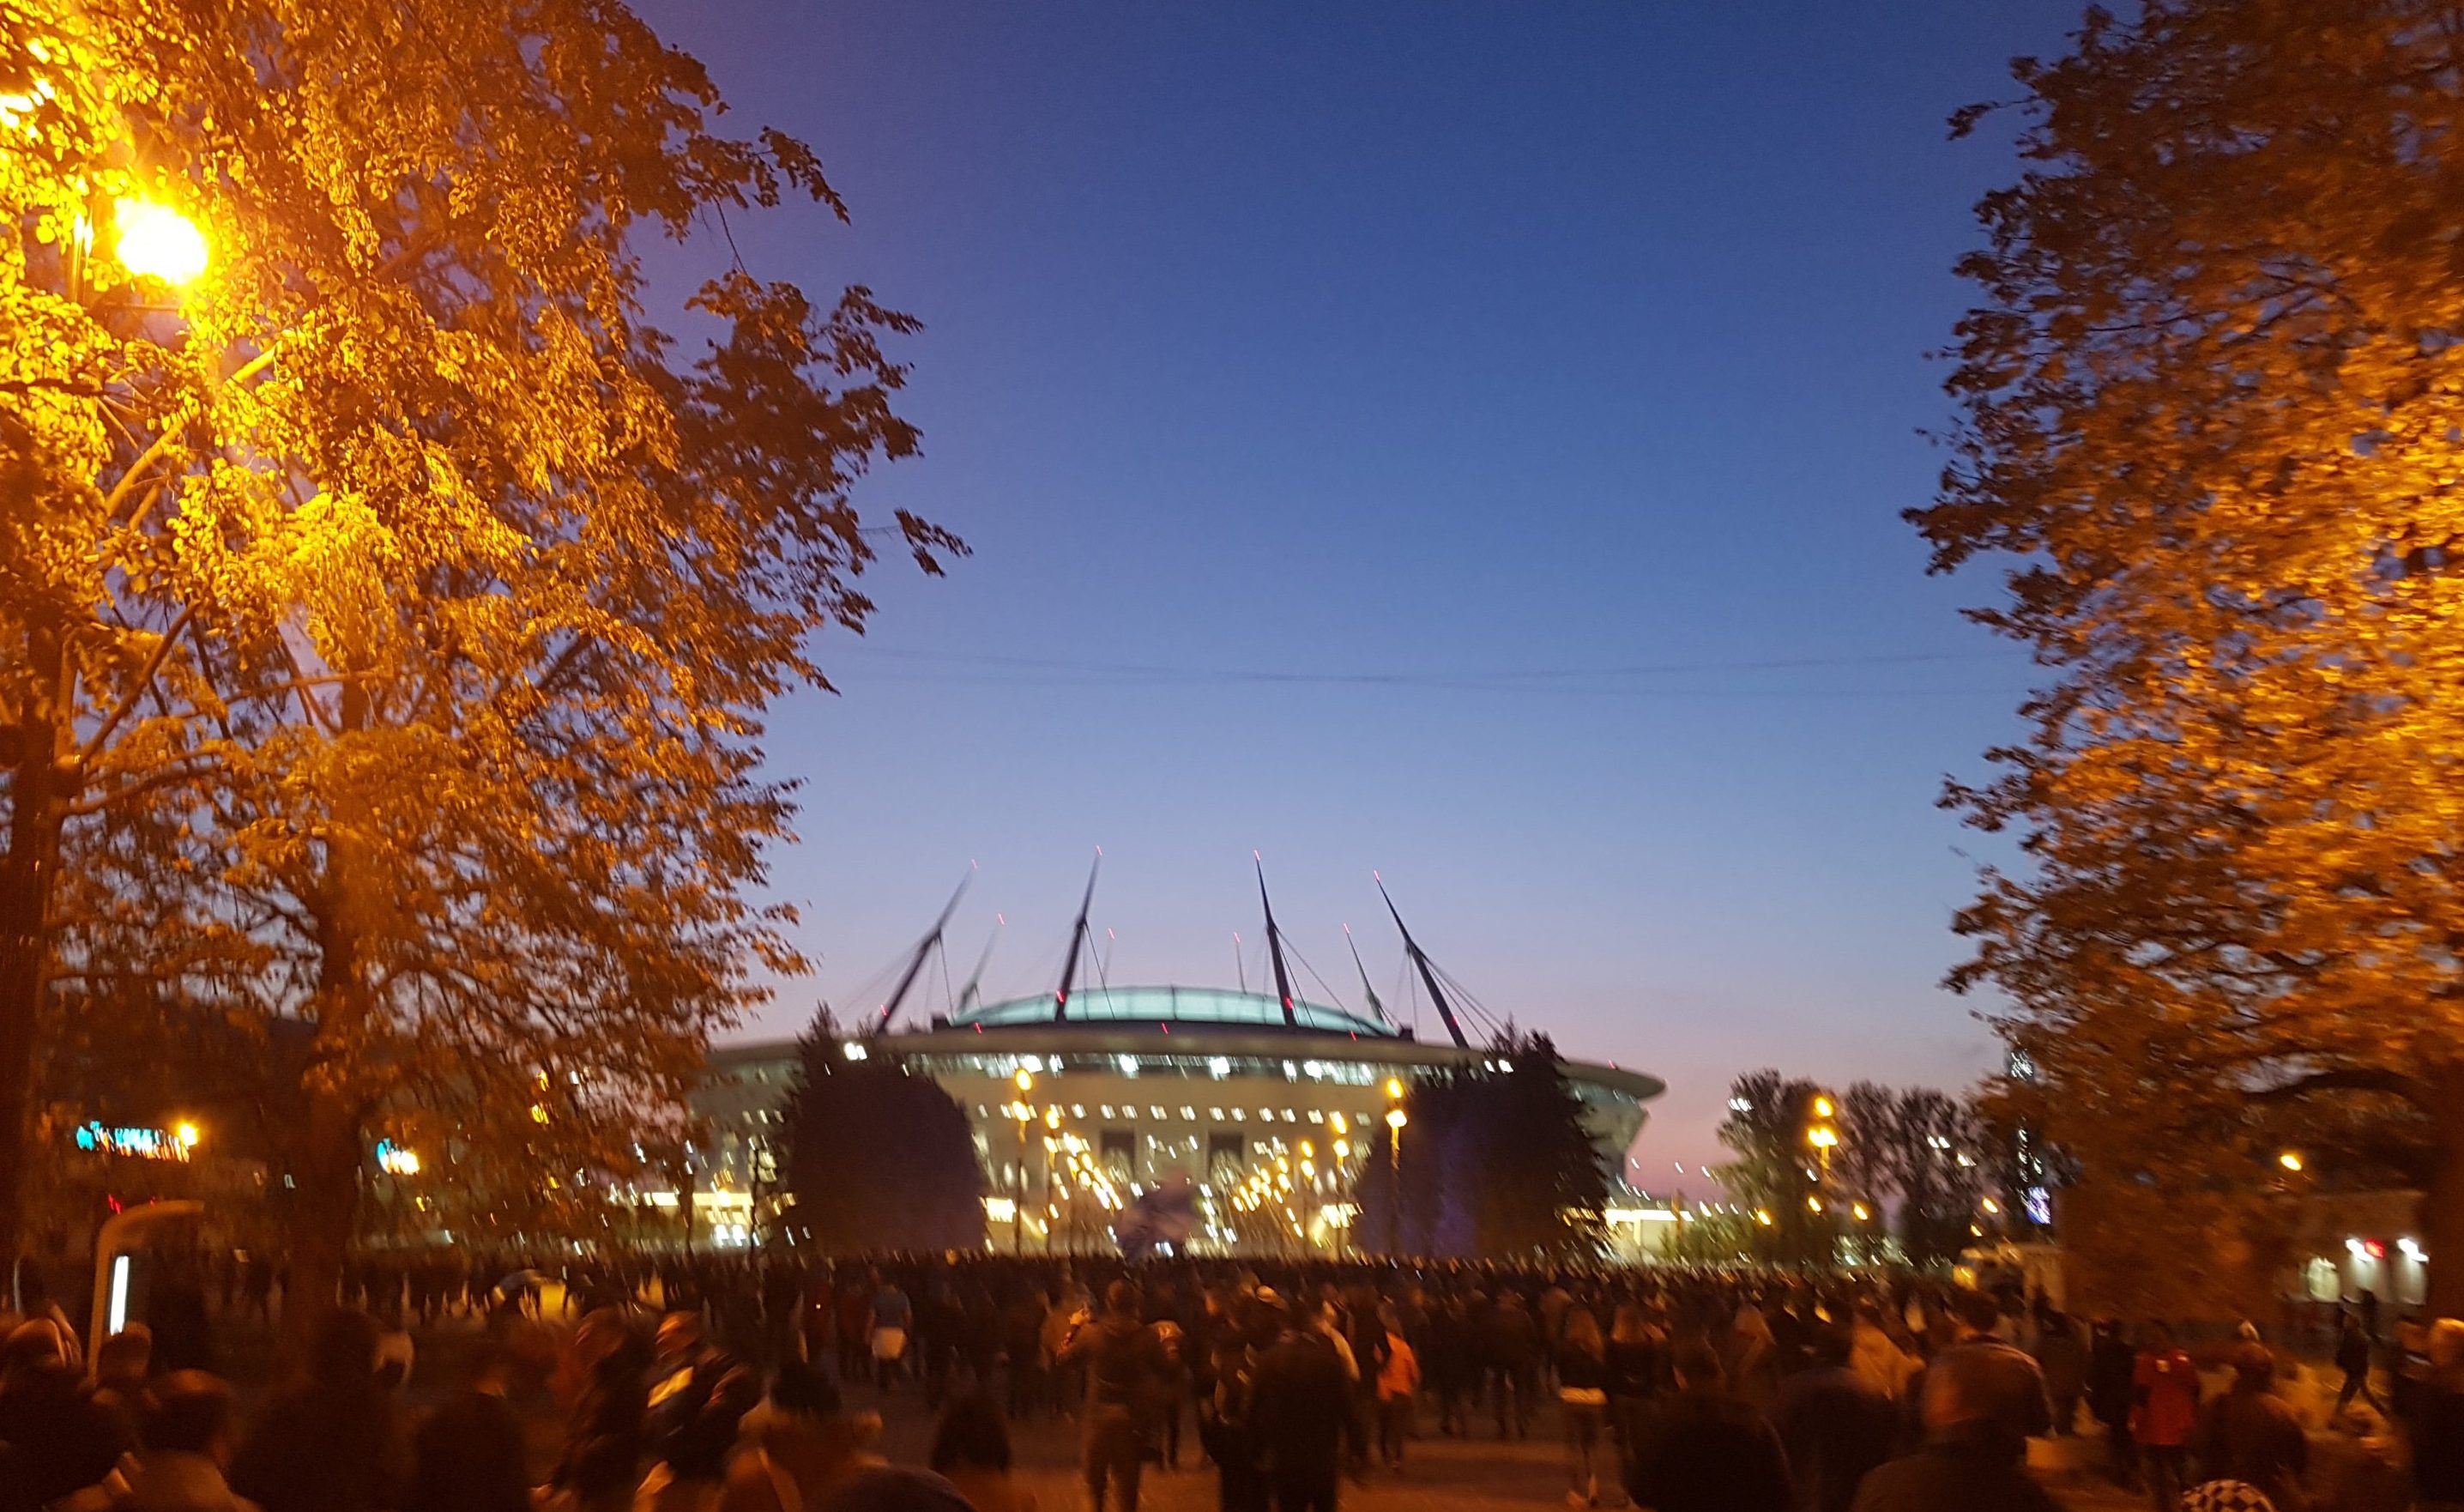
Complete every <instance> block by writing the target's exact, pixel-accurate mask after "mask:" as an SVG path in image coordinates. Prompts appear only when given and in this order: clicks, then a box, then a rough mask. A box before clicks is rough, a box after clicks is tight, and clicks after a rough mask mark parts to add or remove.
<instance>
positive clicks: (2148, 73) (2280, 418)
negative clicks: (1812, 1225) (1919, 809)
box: [1912, 0, 2464, 1312]
mask: <svg viewBox="0 0 2464 1512" xmlns="http://www.w3.org/2000/svg"><path fill="white" fill-rule="evenodd" d="M2075 43H2076V46H2075V48H2074V49H2073V51H2072V52H2071V53H2070V54H2069V56H2064V57H2062V58H2059V59H2057V60H2054V61H2050V62H2044V61H2035V60H2023V61H2021V62H2020V63H2019V64H2017V65H2016V67H2015V71H2014V73H2015V78H2016V81H2017V85H2018V92H2017V98H2016V99H2015V100H2013V101H2012V102H2010V104H2009V106H2008V109H2009V110H2010V112H2012V113H2013V114H2015V116H2016V118H2017V120H2018V121H2019V122H2020V138H2019V141H2020V149H2021V151H2022V153H2023V155H2024V158H2025V160H2026V162H2027V171H2026V172H2025V174H2024V175H2023V176H2022V177H2021V178H2020V179H2019V181H2018V182H2017V183H2015V184H2013V185H2012V186H2010V187H2009V188H2007V189H2000V190H1998V191H1996V192H1994V193H1992V194H1991V195H1989V196H1987V197H1986V199H1985V200H1984V201H1983V202H1982V204H1981V206H1980V207H1979V214H1980V217H1981V219H1982V221H1983V224H1984V228H1985V232H1986V245H1985V247H1984V249H1983V250H1982V251H1979V252H1977V253H1975V254H1974V255H1972V256H1969V258H1968V259H1967V260H1966V262H1965V263H1964V265H1963V271H1964V272H1965V274H1966V275H1967V276H1968V278H1969V279H1971V280H1972V281H1973V282H1974V283H1975V285H1976V286H1977V288H1978V289H1979V291H1980V300H1979V302H1978V305H1977V307H1976V308H1975V309H1974V310H1972V311H1971V312H1970V313H1969V315H1968V317H1967V318H1966V319H1965V320H1964V321H1962V322H1960V324H1959V326H1958V331H1957V344H1956V350H1955V356H1956V358H1957V367H1956V370H1955V371H1954V373H1953V375H1952V377H1951V379H1950V386H1949V387H1950V392H1951V394H1952V395H1953V397H1954V398H1955V399H1956V401H1957V402H1958V404H1959V406H1960V420H1959V425H1958V427H1957V430H1956V432H1955V434H1953V436H1952V437H1951V443H1952V452H1951V459H1950V462H1949V465H1948V466H1947V469H1946V470H1945V473H1944V476H1943V478H1942V483H1941V489H1940V493H1939V495H1938V497H1937V498H1936V500H1934V502H1933V503H1932V505H1931V506H1930V507H1927V508H1924V509H1920V510H1917V511H1914V512H1913V514H1912V518H1913V520H1914V521H1915V523H1916V524H1917V525H1918V527H1919V528H1920V529H1921V530H1922V531H1923V532H1924V533H1925V537H1926V539H1927V540H1928V541H1929V542H1930V543H1931V545H1932V546H1933V552H1934V555H1933V566H1934V567H1935V569H1936V570H1940V571H1950V570H1954V569H1960V568H1965V567H1973V566H1976V565H1979V564H1981V563H1983V562H1985V561H1988V560H1998V561H1999V562H2000V563H2002V564H2003V573H2004V575H2003V579H2002V583H2003V589H2004V591H2003V592H2002V594H2001V595H2000V597H1999V598H1998V599H1997V601H1996V602H1994V603H1993V604H1991V606H1989V607H1987V608H1985V609H1982V610H1980V611H1976V614H1975V617H1976V618H1977V619H1979V620H1980V621H1981V622H1983V623H1985V624H1987V625H1989V626H1991V627H1992V628H1993V629H1994V630H1996V631H1998V632H2000V633H2002V634H2006V635H2008V636H2010V637H2012V638H2013V639H2014V640H2017V641H2018V642H2020V643H2022V644H2024V645H2026V646H2027V647H2028V648H2029V649H2030V650H2031V651H2032V652H2033V654H2034V656H2035V659H2036V661H2037V663H2038V664H2039V665H2040V666H2042V667H2043V668H2045V669H2046V673H2047V677H2046V680H2045V684H2044V686H2043V687H2042V688H2041V690H2040V691H2038V692H2037V693H2036V694H2035V695H2034V696H2033V697H2032V698H2031V699H2030V700H2028V701H2027V702H2026V704H2025V705H2024V706H2023V711H2022V712H2023V715H2024V718H2025V721H2026V734H2025V737H2024V739H2022V740H2020V741H2018V742H2017V743H2015V744H2013V745H2010V746H2008V747H2005V748H2002V749H1999V750H1996V751H1994V752H1993V753H1992V761H1993V763H1994V765H1995V767H1996V768H1997V770H1996V773H1995V774H1994V775H1993V776H1992V778H1991V780H1990V781H1987V782H1985V783H1983V784H1982V785H1980V786H1974V787H1959V788H1955V789H1953V790H1952V792H1951V795H1950V796H1951V801H1952V802H1953V803H1955V804H1956V805H1957V806H1959V807H1961V808H1963V809H1964V810H1965V811H1966V812H1967V813H1968V815H1969V818H1970V819H1971V820H1972V821H1973V822H1974V823H1976V824H1978V825H1979V826H1981V827H1983V828H1985V829H1988V830H1993V831H2002V832H2006V833H2009V834H2013V835H2015V836H2016V838H2017V840H2018V844H2019V850H2020V853H2021V855H2022V856H2023V858H2024V859H2023V863H2022V864H2020V865H2017V866H2013V867H2009V868H1994V869H1991V870H1989V871H1988V872H1987V873H1986V875H1985V878H1984V886H1983V891H1982V896H1981V897H1980V898H1979V899H1978V900H1977V901H1975V903H1974V904H1973V905H1971V906H1970V907H1969V908H1968V909H1967V910H1966V911H1965V912H1964V913H1963V914H1962V915H1961V916H1960V919H1959V923H1958V927H1959V929H1960V931H1961V932H1962V933H1963V934H1965V935H1966V936H1968V937H1969V939H1970V940H1971V941H1973V942H1974V944H1975V946H1976V953H1975V955H1974V957H1973V958H1972V959H1971V960H1970V961H1969V963H1968V964H1967V965H1966V966H1965V967H1962V968H1961V969H1960V970H1959V971H1958V972H1957V973H1956V975H1955V978H1954V981H1955V982H1956V983H1957V985H1959V986H1962V987H1974V986H1983V985H1988V984H1991V985H1992V986H1994V987H1997V988H1998V989H2000V990H2001V991H2002V992H2003V993H2005V994H2007V997H2008V1000H2009V1002H2010V1004H2011V1009H2010V1012H2009V1016H2008V1019H2007V1022H2006V1025H2005V1028H2006V1030H2007V1032H2008V1033H2009V1034H2010V1036H2011V1037H2012V1039H2013V1041H2014V1043H2015V1044H2016V1045H2017V1046H2018V1047H2019V1048H2020V1049H2022V1050H2023V1051H2025V1052H2026V1054H2027V1055H2028V1056H2030V1057H2031V1058H2032V1060H2033V1062H2034V1064H2035V1067H2036V1069H2037V1070H2038V1072H2039V1073H2040V1076H2041V1080H2040V1081H2039V1083H2038V1084H2037V1085H2036V1086H2035V1087H2034V1088H2015V1089H2013V1093H2014V1096H2016V1097H2018V1098H2019V1099H2020V1100H2021V1101H2025V1102H2026V1103H2027V1104H2028V1106H2027V1108H2026V1109H2025V1111H2026V1114H2027V1116H2028V1117H2029V1118H2030V1119H2031V1120H2032V1121H2034V1122H2035V1123H2036V1125H2037V1126H2038V1127H2040V1128H2041V1129H2042V1130H2043V1132H2044V1134H2045V1136H2046V1137H2048V1138H2049V1139H2052V1140H2055V1141H2057V1142H2059V1143H2060V1144H2062V1145H2064V1146H2066V1147H2068V1148H2069V1149H2071V1150H2072V1151H2073V1152H2075V1153H2076V1154H2077V1156H2078V1157H2079V1161H2080V1163H2081V1185H2080V1188H2079V1191H2078V1192H2077V1193H2075V1194H2074V1199H2073V1207H2074V1209H2075V1210H2078V1211H2081V1212H2084V1211H2099V1212H2107V1213H2109V1214H2111V1215H2113V1216H2114V1217H2115V1218H2116V1219H2117V1220H2118V1221H2121V1222H2124V1223H2127V1224H2129V1225H2131V1226H2132V1228H2131V1232H2130V1233H2129V1234H2127V1235H2126V1236H2125V1235H2118V1234H2117V1235H2102V1236H2100V1235H2098V1234H2091V1233H2089V1232H2087V1231H2086V1226H2084V1225H2082V1224H2078V1223H2074V1224H2072V1225H2071V1226H2070V1229H2069V1232H2068V1233H2067V1234H2066V1241H2067V1242H2070V1243H2072V1244H2074V1245H2079V1244H2082V1243H2086V1244H2093V1243H2095V1242H2097V1241H2098V1239H2099V1238H2100V1237H2113V1238H2123V1237H2126V1238H2127V1240H2128V1241H2129V1242H2131V1243H2134V1244H2140V1245H2143V1246H2148V1245H2152V1246H2154V1247H2155V1248H2157V1249H2159V1250H2161V1251H2162V1252H2163V1253H2166V1254H2167V1255H2169V1256H2176V1257H2180V1256H2202V1255H2209V1254H2212V1253H2213V1252H2214V1251H2215V1250H2216V1249H2217V1248H2218V1247H2219V1246H2220V1245H2239V1244H2241V1243H2242V1242H2243V1240H2242V1234H2243V1232H2244V1231H2243V1228H2242V1218H2243V1217H2245V1216H2247V1210H2248V1209H2249V1208H2250V1206H2251V1205H2252V1204H2253V1203H2259V1202H2263V1201H2264V1200H2265V1199H2264V1194H2265V1193H2266V1192H2267V1190H2268V1188H2269V1183H2268V1182H2267V1181H2266V1179H2265V1177H2264V1173H2265V1172H2267V1170H2268V1167H2269V1157H2270V1154H2271V1151H2270V1145H2272V1144H2274V1143H2275V1142H2276V1141H2277V1140H2278V1139H2282V1138H2284V1137H2285V1136H2286V1134H2287V1133H2288V1132H2289V1131H2293V1132H2298V1130H2299V1129H2300V1128H2302V1127H2328V1128H2354V1127H2357V1126H2359V1127H2366V1128H2367V1129H2368V1130H2370V1131H2371V1133H2370V1135H2369V1137H2368V1138H2367V1139H2366V1140H2365V1141H2364V1142H2363V1143H2366V1144H2368V1145H2371V1146H2372V1147H2373V1148H2375V1149H2376V1150H2378V1151H2379V1152H2381V1154H2382V1156H2383V1157H2384V1158H2385V1159H2386V1161H2387V1169H2388V1170H2389V1172H2390V1173H2391V1174H2394V1175H2399V1176H2403V1177H2407V1178H2409V1179H2410V1180H2413V1181H2416V1182H2418V1183H2419V1185H2420V1188H2421V1190H2423V1192H2424V1201H2423V1205H2422V1211H2421V1229H2422V1232H2423V1233H2424V1234H2426V1235H2427V1236H2428V1242H2429V1247H2430V1249H2431V1252H2432V1253H2434V1254H2439V1255H2442V1256H2456V1255H2464V897H2459V892H2458V888H2459V883H2464V863H2459V859H2458V856H2459V847H2464V807H2459V806H2458V804H2457V802H2456V794H2457V793H2458V792H2459V791H2464V694H2460V693H2459V689H2464V635H2459V634H2457V632H2458V609H2459V606H2464V576H2459V563H2464V558H2459V554H2458V553H2459V551H2464V493H2459V491H2458V487H2457V483H2456V469H2457V462H2458V459H2459V456H2464V449H2459V444H2458V440H2457V437H2458V435H2459V434H2464V382H2459V377H2460V376H2464V340H2459V330H2458V325H2457V317H2456V314H2455V297H2454V289H2455V278H2456V270H2457V260H2456V256H2457V254H2456V248H2457V246H2458V245H2459V244H2464V197H2459V196H2458V194H2457V193H2456V186H2457V183H2458V181H2459V175H2464V138H2459V136H2458V131H2459V126H2464V28H2459V26H2458V25H2457V19H2456V15H2455V13H2454V11H2453V7H2451V6H2449V5H2446V4H2432V3H2427V0H2313V3H2305V4H2300V5H2274V4H2250V3H2247V0H2151V3H2149V4H2147V5H2146V6H2145V7H2144V8H2137V11H2136V19H2133V20H2123V19H2121V18H2119V17H2116V16H2114V15H2112V14H2110V13H2108V12H2106V11H2101V10H2100V11H2090V12H2089V13H2088V16H2087V19H2086V21H2085V23H2084V24H2083V26H2082V27H2081V29H2080V30H2079V33H2077V35H2076V38H2075ZM1978 114H1979V113H1969V114H1968V115H1965V116H1963V117H1962V118H1961V120H1960V122H1958V123H1959V124H1960V125H1962V126H1965V125H1967V124H1969V123H1971V122H1973V121H1974V120H1975V119H1977V116H1978ZM2168 1240H2169V1241H2171V1242H2167V1241H2168ZM2431 1291H2432V1301H2433V1303H2434V1305H2436V1306H2437V1307H2438V1308H2439V1309H2440V1310H2442V1311H2446V1312H2458V1311H2464V1265H2454V1264H2441V1265H2440V1266H2438V1267H2436V1268H2435V1269H2434V1271H2433V1274H2432V1276H2431Z"/></svg>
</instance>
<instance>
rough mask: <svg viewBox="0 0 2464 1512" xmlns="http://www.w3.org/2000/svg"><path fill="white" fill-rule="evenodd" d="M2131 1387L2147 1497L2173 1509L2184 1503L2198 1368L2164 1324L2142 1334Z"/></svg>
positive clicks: (2167, 1511)
mask: <svg viewBox="0 0 2464 1512" xmlns="http://www.w3.org/2000/svg"><path fill="white" fill-rule="evenodd" d="M2131 1389H2132V1396H2133V1398H2134V1402H2133V1405H2132V1407H2131V1409H2130V1436H2131V1437H2132V1438H2133V1439H2135V1440H2136V1441H2137V1442H2138V1445H2139V1453H2140V1459H2141V1466H2142V1468H2143V1469H2144V1470H2145V1473H2146V1476H2147V1497H2148V1501H2150V1502H2152V1503H2153V1504H2154V1505H2155V1507H2156V1512H2174V1509H2175V1508H2176V1507H2178V1506H2180V1505H2181V1503H2182V1487H2183V1484H2184V1481H2185V1479H2186V1470H2187V1464H2186V1461H2187V1460H2188V1459H2189V1447H2188V1446H2189V1442H2190V1434H2191V1433H2192V1431H2193V1430H2195V1429H2196V1428H2197V1427H2198V1425H2199V1367H2197V1366H2195V1365H2193V1364H2191V1363H2190V1357H2189V1355H2187V1354H2185V1353H2183V1352H2182V1349H2181V1347H2180V1346H2179V1345H2176V1344H2174V1343H2173V1330H2172V1329H2170V1328H2168V1327H2167V1326H2166V1325H2165V1324H2164V1323H2157V1322H2151V1323H2148V1324H2147V1326H2146V1327H2145V1329H2143V1330H2141V1332H2140V1336H2139V1366H2138V1368H2137V1370H2136V1372H2135V1373H2134V1375H2133V1377H2132V1382H2131Z"/></svg>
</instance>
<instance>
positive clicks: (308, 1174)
mask: <svg viewBox="0 0 2464 1512" xmlns="http://www.w3.org/2000/svg"><path fill="white" fill-rule="evenodd" d="M306 1102H307V1113H306V1117H305V1118H304V1119H302V1120H301V1128H300V1138H299V1141H298V1144H297V1154H296V1155H295V1156H294V1158H293V1160H292V1163H291V1178H292V1180H293V1181H294V1182H295V1183H297V1191H296V1192H295V1194H294V1197H293V1201H292V1206H291V1213H290V1224H289V1228H290V1252H291V1279H290V1280H289V1281H288V1282H287V1283H285V1285H284V1287H283V1292H282V1337H281V1346H282V1349H283V1351H284V1353H285V1354H286V1355H287V1356H288V1357H289V1358H291V1359H295V1360H296V1359H298V1358H300V1357H301V1351H302V1349H303V1348H304V1346H305V1345H306V1344H307V1342H308V1339H309V1336H310V1335H311V1333H313V1331H314V1330H315V1329H316V1326H317V1323H318V1321H319V1319H321V1318H323V1317H324V1316H325V1314H326V1313H328V1312H330V1311H332V1310H333V1308H334V1306H335V1304H336V1300H337V1298H338V1297H339V1296H340V1295H341V1286H342V1262H343V1259H344V1257H345V1256H347V1255H348V1254H349V1253H350V1247H351V1234H352V1231H353V1230H354V1229H355V1228H356V1227H357V1226H358V1223H359V1213H360V1115H359V1109H358V1107H357V1105H356V1104H355V1103H353V1102H352V1101H348V1100H346V1099H345V1098H344V1097H343V1096H341V1094H339V1093H337V1092H335V1091H333V1090H330V1089H328V1088H326V1087H323V1086H320V1085H311V1086H310V1087H309V1088H308V1090H307V1097H306Z"/></svg>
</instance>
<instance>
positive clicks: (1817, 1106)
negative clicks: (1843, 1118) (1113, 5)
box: [1814, 1096, 1835, 1119]
mask: <svg viewBox="0 0 2464 1512" xmlns="http://www.w3.org/2000/svg"><path fill="white" fill-rule="evenodd" d="M1834 1111H1835V1110H1834V1109H1833V1107H1832V1106H1831V1100H1830V1099H1829V1098H1826V1097H1819V1096H1817V1097H1816V1098H1815V1100H1814V1116H1815V1118H1818V1119H1827V1118H1829V1117H1830V1116H1831V1115H1832V1113H1833V1112H1834Z"/></svg>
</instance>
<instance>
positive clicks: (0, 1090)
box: [0, 616, 75, 1302]
mask: <svg viewBox="0 0 2464 1512" xmlns="http://www.w3.org/2000/svg"><path fill="white" fill-rule="evenodd" d="M27 642H28V658H27V660H28V666H27V668H26V671H25V674H24V677H23V679H22V681H21V682H20V684H19V687H20V692H19V698H20V700H21V702H20V707H21V708H22V709H23V711H24V712H23V713H22V714H21V715H20V716H19V719H18V722H17V724H16V727H15V728H14V729H13V730H12V731H11V734H12V735H13V737H14V741H15V745H16V749H15V750H14V751H13V752H12V753H11V755H12V757H13V761H12V763H11V770H10V789H9V799H10V812H9V849H8V852H7V854H6V855H5V856H0V1302H7V1301H11V1299H12V1295H13V1282H14V1279H15V1276H16V1259H17V1256H18V1255H19V1254H20V1252H21V1251H22V1249H23V1247H24V1241H25V1213H24V1212H23V1204H24V1200H25V1189H26V1174H27V1170H28V1167H30V1166H31V1164H32V1163H33V1160H34V1159H35V1158H36V1157H37V1156H38V1154H39V1152H38V1151H36V1150H34V1149H33V1147H32V1141H33V1132H34V1131H33V1090H34V1088H33V1082H34V1032H35V1029H36V1027H37V1026H38V1025H39V1023H40V1021H41V1018H42V1009H43V993H44V989H45V988H46V987H47V986H48V985H49V980H50V972H51V964H52V961H51V956H52V936H51V915H52V895H53V893H54V891H55V888H56V887H57V885H58V882H59V869H60V868H59V862H60V830H61V828H62V827H63V826H64V825H65V824H66V823H67V818H68V800H69V797H70V793H71V790H72V789H74V787H75V776H74V772H73V771H72V770H70V769H68V768H65V767H63V766H62V765H61V762H60V748H59V747H60V737H61V732H62V729H63V723H62V721H61V718H60V713H59V708H60V694H61V683H62V681H63V679H64V677H65V667H66V663H65V660H64V656H65V647H64V642H63V640H62V638H61V635H60V633H59V628H58V625H57V623H56V622H55V621H53V620H51V619H49V618H48V617H42V616H38V617H37V618H36V619H35V621H34V622H33V625H32V626H30V628H29V634H28V636H27Z"/></svg>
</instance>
